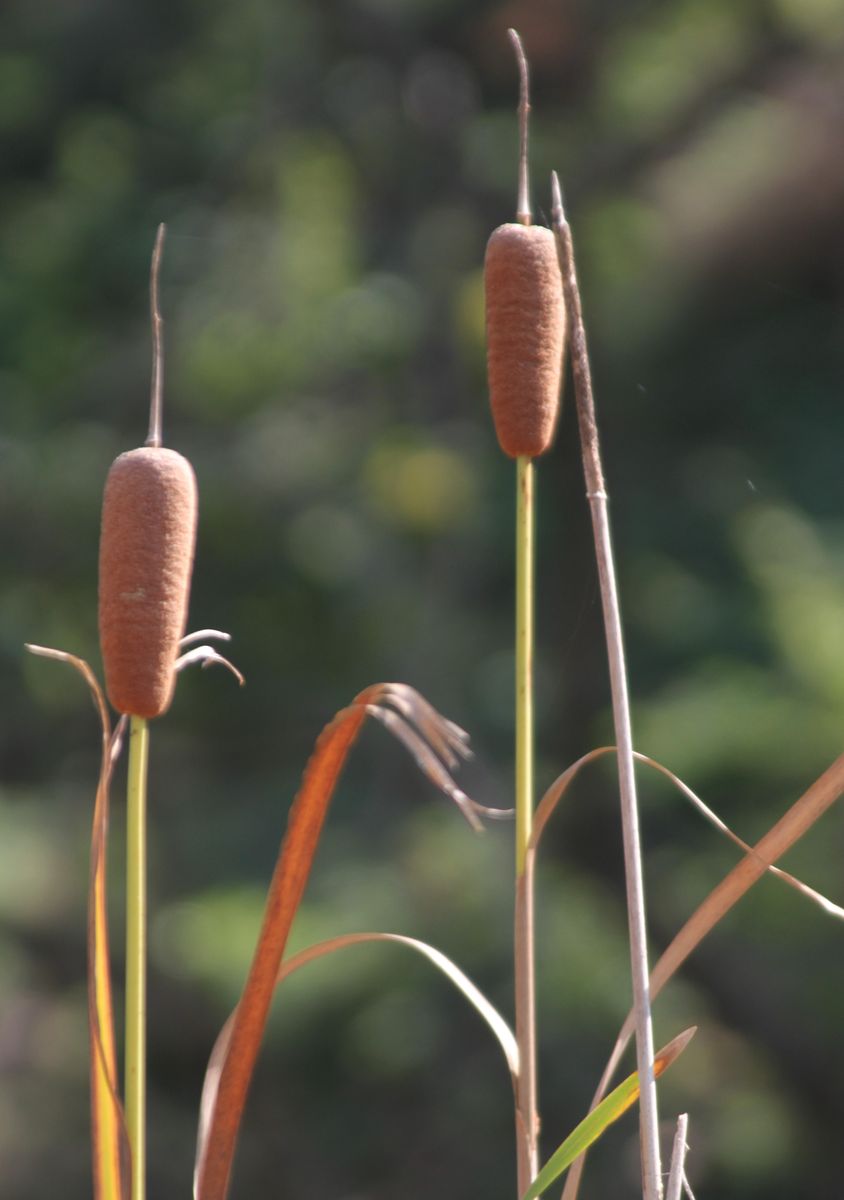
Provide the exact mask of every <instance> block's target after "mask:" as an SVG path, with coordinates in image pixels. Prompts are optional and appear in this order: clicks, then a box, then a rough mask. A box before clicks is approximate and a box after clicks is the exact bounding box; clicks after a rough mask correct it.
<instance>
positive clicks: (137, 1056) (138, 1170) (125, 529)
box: [99, 225, 197, 1200]
mask: <svg viewBox="0 0 844 1200" xmlns="http://www.w3.org/2000/svg"><path fill="white" fill-rule="evenodd" d="M163 245H164V226H163V225H160V226H159V228H158V234H157V236H156V239H155V248H154V250H153V255H152V266H151V270H150V310H151V319H152V342H153V351H152V386H151V398H150V421H149V433H148V436H147V441H146V445H144V446H142V447H140V448H139V449H137V450H130V451H128V453H126V454H121V455H120V456H119V458H117V459H116V460H115V462H114V463H113V464H112V467H111V470H110V471H109V473H108V479H107V480H106V486H105V495H104V497H103V512H102V531H101V536H100V579H99V625H100V645H101V650H102V657H103V665H104V669H105V678H106V691H107V693H108V697H109V700H110V701H111V703H112V704H113V706H114V707H115V708H116V709H117V711H118V712H120V713H123V714H125V715H128V716H129V718H130V726H129V728H130V732H129V769H128V789H127V815H126V1066H125V1082H124V1088H125V1109H126V1125H127V1130H128V1137H129V1146H130V1150H131V1155H132V1165H131V1176H132V1197H133V1200H144V1194H145V1158H146V1119H145V1118H146V1114H145V1109H146V926H147V920H146V777H147V760H148V754H149V734H148V727H147V721H148V720H149V719H151V718H153V717H158V716H160V715H161V714H162V713H163V712H165V711H166V709H167V708H168V707H169V705H170V701H171V699H172V696H173V689H174V686H175V680H176V660H177V657H178V653H179V646H180V642H181V639H182V636H183V634H184V632H185V622H186V619H187V608H188V596H189V592H190V579H191V569H192V566H193V555H194V546H195V542H196V513H197V495H196V480H195V477H194V473H193V468H192V467H191V465H190V463H189V462H188V461H187V459H185V458H183V457H182V455H181V454H177V453H176V451H175V450H167V449H165V448H164V447H163V446H162V444H161V409H162V394H163V360H164V356H163V347H162V321H161V315H160V312H159V303H158V276H159V270H160V266H161V253H162V249H163Z"/></svg>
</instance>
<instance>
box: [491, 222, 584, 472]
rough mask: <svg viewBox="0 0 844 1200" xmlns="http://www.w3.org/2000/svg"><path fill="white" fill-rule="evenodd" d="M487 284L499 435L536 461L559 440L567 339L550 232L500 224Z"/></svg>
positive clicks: (514, 452)
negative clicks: (562, 376)
mask: <svg viewBox="0 0 844 1200" xmlns="http://www.w3.org/2000/svg"><path fill="white" fill-rule="evenodd" d="M484 285H485V292H486V337H487V371H488V374H489V398H490V404H491V405H492V416H493V420H494V421H495V432H496V433H497V434H498V441H499V444H500V446H501V449H502V450H503V451H504V453H505V454H509V455H510V456H511V457H512V458H518V457H519V456H520V455H527V456H528V457H530V458H534V457H535V456H536V455H537V454H542V453H544V452H545V451H546V450H547V449H548V447H549V446H550V445H551V442H552V440H553V437H554V430H555V427H556V424H557V413H558V410H559V406H560V380H561V375H562V367H563V350H564V346H565V336H566V319H565V308H564V306H563V292H562V281H561V279H560V264H559V261H558V259H557V245H556V242H555V239H554V235H553V233H552V232H551V230H550V229H543V228H542V227H541V226H539V225H499V227H498V228H497V229H496V230H495V231H494V232H493V234H492V236H491V237H490V239H489V241H488V242H487V248H486V261H485V264H484Z"/></svg>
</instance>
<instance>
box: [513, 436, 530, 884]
mask: <svg viewBox="0 0 844 1200" xmlns="http://www.w3.org/2000/svg"><path fill="white" fill-rule="evenodd" d="M516 476H517V486H516V874H517V875H521V874H522V873H523V872H524V869H525V856H526V854H527V847H528V842H529V841H530V832H531V826H532V823H533V460H532V459H530V458H525V457H522V458H518V459H517V460H516Z"/></svg>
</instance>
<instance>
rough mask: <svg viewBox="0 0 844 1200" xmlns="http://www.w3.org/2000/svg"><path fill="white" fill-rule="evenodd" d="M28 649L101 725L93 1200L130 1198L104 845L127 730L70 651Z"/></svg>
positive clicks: (92, 1034)
mask: <svg viewBox="0 0 844 1200" xmlns="http://www.w3.org/2000/svg"><path fill="white" fill-rule="evenodd" d="M26 648H27V650H29V651H30V652H31V653H32V654H38V655H41V656H42V657H44V658H53V659H56V660H57V661H58V662H63V663H67V664H68V665H69V666H71V667H73V668H74V669H75V670H76V671H78V672H79V674H80V675H81V676H82V678H83V679H84V680H85V682H86V683H87V684H88V688H89V690H90V692H91V696H92V698H93V701H94V705H95V707H96V709H97V712H98V714H99V718H100V725H101V728H102V756H101V761H100V777H99V780H98V782H97V791H96V796H95V800H94V819H93V824H92V829H91V864H90V874H89V881H88V924H87V946H88V1043H89V1055H90V1071H91V1153H92V1171H93V1182H94V1196H95V1198H96V1200H128V1198H129V1197H130V1195H131V1185H130V1178H131V1176H130V1149H129V1139H128V1136H127V1133H126V1123H125V1119H124V1115H123V1107H122V1105H121V1103H120V1098H119V1095H118V1083H117V1055H116V1051H115V1040H114V1004H113V1000H112V993H111V961H110V953H109V938H108V919H107V913H106V846H107V841H108V813H109V786H110V783H111V775H112V771H113V768H114V763H115V762H116V760H117V757H118V754H119V752H120V746H121V742H122V737H123V731H124V728H125V720H122V721H121V722H120V723H119V724H118V726H117V729H116V730H115V733H114V736H112V733H111V721H110V719H109V714H108V706H107V704H106V701H105V697H104V695H103V693H102V689H101V688H100V685H99V683H98V681H97V677H96V676H95V675H94V672H93V671H92V670H91V668H90V667H89V666H88V664H87V663H86V662H85V661H84V660H83V659H81V658H77V657H76V655H74V654H67V653H65V652H64V651H63V650H52V649H49V648H48V647H46V646H33V645H28V646H27V647H26Z"/></svg>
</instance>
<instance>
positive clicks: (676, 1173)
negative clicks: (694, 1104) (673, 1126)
mask: <svg viewBox="0 0 844 1200" xmlns="http://www.w3.org/2000/svg"><path fill="white" fill-rule="evenodd" d="M688 1130H689V1114H688V1113H681V1114H680V1116H679V1117H678V1118H677V1131H676V1133H675V1134H674V1146H673V1148H672V1151H671V1170H670V1171H669V1174H668V1186H667V1188H666V1189H665V1200H680V1193H681V1192H682V1190H683V1177H684V1175H685V1169H686V1150H687V1149H688V1146H687V1145H686V1134H687V1133H688Z"/></svg>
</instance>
